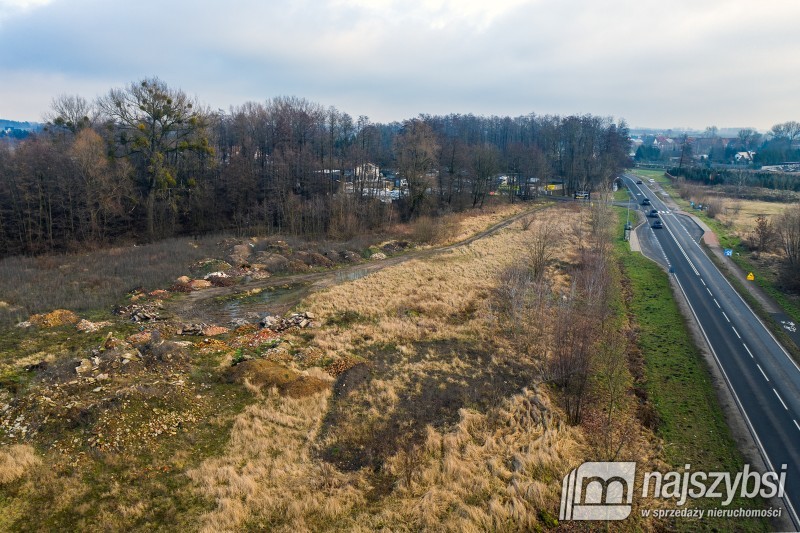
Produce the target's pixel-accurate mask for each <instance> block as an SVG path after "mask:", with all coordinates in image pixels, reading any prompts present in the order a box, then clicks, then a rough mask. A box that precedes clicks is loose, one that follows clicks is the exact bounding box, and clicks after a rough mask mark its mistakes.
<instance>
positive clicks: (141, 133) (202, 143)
mask: <svg viewBox="0 0 800 533" xmlns="http://www.w3.org/2000/svg"><path fill="white" fill-rule="evenodd" d="M98 105H99V107H100V109H101V110H102V112H103V114H104V115H105V118H107V119H108V120H109V121H110V126H111V127H112V128H113V131H114V141H115V143H114V144H115V147H116V148H117V150H118V152H119V153H120V154H121V155H124V156H127V157H130V158H131V159H132V160H133V161H134V162H135V168H136V171H137V176H138V185H139V188H140V190H141V193H142V195H143V196H144V198H145V206H146V221H147V222H146V223H147V233H148V235H149V236H150V237H154V236H155V234H156V230H155V205H156V193H157V192H158V191H159V190H163V189H167V188H170V187H174V186H176V185H177V179H176V170H177V166H178V164H177V163H178V159H177V156H179V155H181V154H183V153H186V152H198V153H205V154H210V153H212V149H211V147H210V145H209V143H208V136H207V131H206V127H207V117H206V115H205V114H204V113H203V112H202V111H201V110H200V109H199V108H198V106H197V105H196V103H195V102H194V101H193V100H192V99H191V98H189V97H188V96H187V95H186V93H184V92H183V91H181V90H179V89H173V88H170V87H169V86H167V84H166V83H164V82H163V81H161V80H160V79H158V78H148V79H144V80H142V81H140V82H138V83H131V84H130V85H128V86H127V87H126V88H124V89H112V90H111V91H109V93H108V95H106V96H105V97H103V98H100V99H99V100H98Z"/></svg>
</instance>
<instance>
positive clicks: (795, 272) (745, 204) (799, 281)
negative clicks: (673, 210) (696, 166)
mask: <svg viewBox="0 0 800 533" xmlns="http://www.w3.org/2000/svg"><path fill="white" fill-rule="evenodd" d="M634 172H635V173H636V174H637V175H640V176H642V177H643V178H653V179H655V180H656V181H658V182H659V183H660V184H661V186H662V187H663V188H664V190H665V191H667V192H668V193H669V194H670V195H671V196H672V199H673V200H675V202H677V203H678V205H680V206H681V208H683V209H684V210H685V211H687V212H690V213H692V214H693V215H695V216H697V217H698V218H700V219H701V220H702V221H703V222H705V223H706V224H707V225H708V226H709V227H710V228H711V229H712V230H713V231H714V233H715V235H716V236H717V238H718V239H719V243H720V246H721V247H722V248H730V249H732V250H733V256H732V257H731V259H732V260H733V261H734V262H735V263H736V264H737V265H738V266H739V267H740V268H741V269H742V270H743V271H745V272H753V274H754V276H755V283H756V284H758V286H759V287H760V288H761V289H763V290H764V292H766V293H767V294H768V295H769V296H770V297H772V299H773V300H775V301H776V302H777V303H778V305H780V307H781V308H782V309H783V310H784V311H785V312H786V314H787V315H789V316H790V317H791V318H792V319H793V320H794V321H795V323H800V278H798V276H800V263H798V262H797V261H798V259H797V258H796V259H794V260H792V261H790V260H789V257H788V256H787V253H786V250H785V249H784V246H783V245H782V242H786V243H787V244H789V245H790V247H791V249H792V250H795V249H797V245H795V244H793V243H797V242H800V223H798V221H800V207H798V204H797V203H796V202H791V203H782V202H776V201H763V200H748V199H742V198H737V197H734V196H730V195H727V194H723V193H721V192H720V191H719V189H718V187H708V186H703V185H698V184H693V183H689V182H683V181H679V182H677V183H676V182H673V181H672V180H671V179H669V178H667V177H666V176H664V174H663V173H662V172H661V171H649V170H639V169H637V170H635V171H634ZM690 201H693V202H695V204H704V205H706V206H707V207H708V209H704V210H702V211H701V210H697V209H693V208H692V206H691V205H690V204H689V202H690ZM779 230H781V231H784V232H786V233H785V235H784V236H782V235H780V234H779Z"/></svg>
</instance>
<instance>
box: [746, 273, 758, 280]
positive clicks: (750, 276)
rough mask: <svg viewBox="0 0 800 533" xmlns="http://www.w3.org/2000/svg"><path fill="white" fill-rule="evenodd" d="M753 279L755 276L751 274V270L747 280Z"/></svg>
mask: <svg viewBox="0 0 800 533" xmlns="http://www.w3.org/2000/svg"><path fill="white" fill-rule="evenodd" d="M755 279H756V277H755V276H754V275H753V273H752V272H750V273H749V274H748V275H747V281H753V280H755Z"/></svg>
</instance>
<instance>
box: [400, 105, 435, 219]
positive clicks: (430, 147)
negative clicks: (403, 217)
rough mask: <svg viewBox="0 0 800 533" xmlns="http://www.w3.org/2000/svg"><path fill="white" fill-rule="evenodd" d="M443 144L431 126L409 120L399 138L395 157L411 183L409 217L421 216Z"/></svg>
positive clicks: (404, 175) (401, 170)
mask: <svg viewBox="0 0 800 533" xmlns="http://www.w3.org/2000/svg"><path fill="white" fill-rule="evenodd" d="M438 152H439V144H438V142H437V141H436V136H435V135H434V133H433V130H432V129H431V127H430V126H429V125H427V124H426V123H425V122H423V121H422V120H419V119H413V120H408V121H406V122H405V123H404V124H403V129H402V131H401V132H400V134H399V135H398V136H397V138H396V140H395V144H394V154H395V158H396V160H397V168H398V170H399V171H400V174H401V176H402V177H403V178H405V179H406V181H407V182H408V195H409V215H410V216H415V215H417V214H418V212H419V209H420V207H421V206H422V203H423V201H424V200H425V195H426V190H427V189H428V186H429V181H428V173H429V172H430V171H432V170H433V169H434V168H435V165H436V161H437V160H438Z"/></svg>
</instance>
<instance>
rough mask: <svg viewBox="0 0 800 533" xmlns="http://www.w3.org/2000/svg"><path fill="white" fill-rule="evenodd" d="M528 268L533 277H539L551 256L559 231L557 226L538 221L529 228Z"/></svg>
mask: <svg viewBox="0 0 800 533" xmlns="http://www.w3.org/2000/svg"><path fill="white" fill-rule="evenodd" d="M530 235H531V237H530V240H529V241H528V268H529V270H530V272H531V275H532V277H533V279H535V280H538V279H540V278H541V277H542V276H543V275H544V273H545V272H546V270H547V265H548V264H549V263H550V260H551V259H552V258H553V255H554V253H555V249H556V245H557V244H558V241H559V238H560V237H561V232H560V230H559V228H558V227H557V226H553V225H549V224H545V223H543V222H540V223H539V224H537V225H536V226H534V227H533V229H532V230H530Z"/></svg>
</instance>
